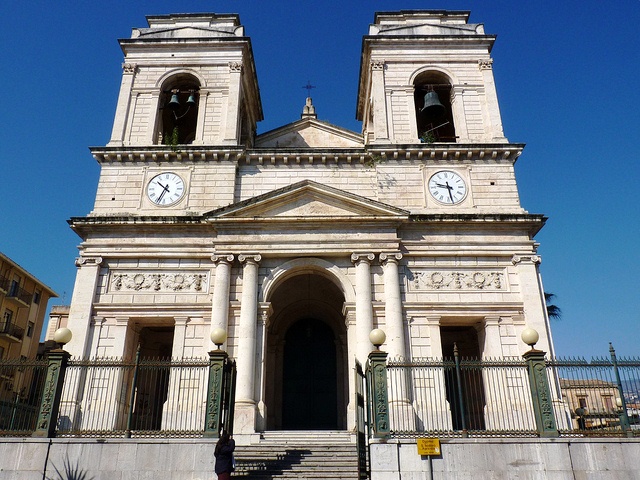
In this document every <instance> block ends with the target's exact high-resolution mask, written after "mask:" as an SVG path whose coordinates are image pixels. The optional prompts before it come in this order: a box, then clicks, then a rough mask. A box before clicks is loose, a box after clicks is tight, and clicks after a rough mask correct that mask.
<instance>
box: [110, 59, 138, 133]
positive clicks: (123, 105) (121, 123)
mask: <svg viewBox="0 0 640 480" xmlns="http://www.w3.org/2000/svg"><path fill="white" fill-rule="evenodd" d="M137 71H138V66H137V65H136V64H135V63H123V64H122V82H121V83H120V94H119V95H118V104H117V106H116V118H115V120H114V122H113V130H112V131H111V140H109V145H118V146H122V145H123V144H124V135H125V130H126V126H127V120H128V119H129V114H130V113H131V100H132V92H131V90H132V88H133V80H134V79H135V77H136V72H137Z"/></svg>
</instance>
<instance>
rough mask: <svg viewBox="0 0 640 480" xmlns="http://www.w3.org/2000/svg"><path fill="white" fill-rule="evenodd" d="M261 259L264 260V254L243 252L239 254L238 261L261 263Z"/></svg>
mask: <svg viewBox="0 0 640 480" xmlns="http://www.w3.org/2000/svg"><path fill="white" fill-rule="evenodd" d="M260 260H262V255H260V254H259V253H241V254H240V255H238V261H239V262H240V263H245V262H246V263H254V264H256V265H257V264H258V263H260Z"/></svg>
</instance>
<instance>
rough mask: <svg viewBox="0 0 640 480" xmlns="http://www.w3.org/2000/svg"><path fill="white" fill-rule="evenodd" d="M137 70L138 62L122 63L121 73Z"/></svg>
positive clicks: (130, 72)
mask: <svg viewBox="0 0 640 480" xmlns="http://www.w3.org/2000/svg"><path fill="white" fill-rule="evenodd" d="M137 71H138V64H137V63H126V62H125V63H123V64H122V73H124V74H127V73H128V74H133V73H136V72H137Z"/></svg>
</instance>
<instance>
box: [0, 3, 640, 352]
mask: <svg viewBox="0 0 640 480" xmlns="http://www.w3.org/2000/svg"><path fill="white" fill-rule="evenodd" d="M401 9H451V10H470V11H471V21H472V22H474V23H484V24H485V30H486V32H487V33H492V34H497V35H498V40H497V42H496V45H495V47H494V49H493V57H494V74H495V78H496V84H497V89H498V97H499V100H500V106H501V110H502V119H503V124H504V130H505V134H506V136H507V138H508V139H509V140H510V141H511V142H514V143H515V142H523V143H526V144H527V147H526V148H525V151H524V154H523V155H522V157H520V159H519V160H518V163H517V164H516V174H517V178H518V183H519V188H520V196H521V200H522V204H523V206H524V207H525V208H526V209H527V210H528V211H529V212H531V213H543V214H545V215H547V216H548V217H549V221H548V222H547V225H546V226H545V228H544V229H543V230H542V231H541V232H540V233H539V234H538V237H537V240H538V241H539V242H540V244H541V247H540V254H541V255H542V259H543V262H542V266H541V271H542V278H543V282H544V286H545V289H546V290H547V291H549V292H553V293H555V294H556V295H557V302H556V303H557V304H558V305H559V306H560V307H561V308H562V310H563V313H564V315H563V319H562V320H561V321H556V322H553V325H552V326H553V335H554V340H555V345H556V350H557V353H558V355H561V356H574V355H580V356H585V357H591V356H593V355H596V356H604V355H607V353H608V352H607V349H608V342H609V341H611V342H613V344H614V346H615V347H616V349H617V351H618V354H619V355H623V356H637V355H639V354H640V346H639V345H638V339H639V338H640V260H639V258H640V253H639V249H638V239H639V238H640V222H639V219H640V218H639V217H640V214H639V213H638V212H639V211H640V209H639V204H640V187H639V186H638V181H639V180H640V153H639V150H638V141H639V139H640V138H639V130H640V113H639V112H640V82H639V79H640V35H639V34H638V23H639V21H640V1H638V0H620V1H616V2H604V1H595V0H591V1H588V0H587V1H582V2H562V1H557V0H556V1H553V2H550V1H546V0H545V1H534V2H525V1H513V0H504V1H488V0H487V1H482V2H480V1H475V2H473V1H466V2H464V1H441V2H432V1H421V2H416V1H406V2H405V1H363V0H358V1H347V2H341V3H337V4H336V3H335V2H328V1H325V0H316V1H314V2H305V1H299V0H298V1H289V0H287V1H284V0H283V1H278V2H275V1H274V2H269V1H215V2H214V1H209V2H206V1H186V0H185V1H180V2H177V1H173V2H170V1H162V0H155V1H135V2H132V1H121V0H115V1H109V2H93V1H85V2H79V1H75V2H71V1H67V0H61V1H57V2H45V1H27V0H24V1H19V2H10V3H9V2H8V0H0V12H1V13H2V14H1V15H0V62H1V63H0V73H1V76H0V78H2V87H3V88H2V90H1V92H2V96H1V98H2V101H1V102H0V178H2V198H4V206H3V208H2V209H1V210H0V212H1V213H0V225H1V232H2V235H1V236H0V251H2V252H4V253H5V254H6V255H8V256H9V257H11V258H12V259H13V260H15V261H16V262H18V263H19V264H21V265H22V266H23V267H25V268H26V269H27V270H28V271H29V272H31V273H32V274H33V275H35V276H36V277H38V278H39V279H41V280H42V281H43V282H44V283H46V284H47V285H49V286H50V287H52V288H53V289H54V290H55V291H57V292H58V293H59V295H60V296H61V298H60V299H57V300H54V301H53V302H52V303H53V304H56V303H63V302H64V303H68V302H69V301H70V299H71V293H72V291H73V283H74V279H75V266H74V258H75V257H76V256H77V245H78V243H79V238H78V237H77V236H76V235H75V234H74V233H73V232H72V231H71V230H70V229H69V227H68V226H67V223H66V220H67V219H68V218H69V217H71V216H81V215H86V214H87V213H88V212H89V211H90V210H91V208H92V204H93V198H94V195H95V189H96V183H97V179H98V172H99V168H98V165H97V163H96V162H95V161H94V160H93V158H92V157H91V155H90V153H89V150H88V149H87V147H88V146H104V145H105V144H106V143H107V141H108V139H109V135H110V133H111V125H112V122H113V116H114V112H115V105H116V99H117V94H118V89H119V85H120V77H121V63H122V58H123V57H122V53H121V50H120V47H119V45H118V42H117V39H118V38H128V37H129V36H130V32H131V28H132V27H143V26H146V20H145V15H153V14H166V13H183V12H216V13H239V14H240V19H241V21H242V23H243V24H244V25H245V27H246V30H245V31H246V34H247V35H249V36H250V37H251V39H252V43H253V51H254V55H255V60H256V67H257V71H258V81H259V84H260V89H261V95H262V102H263V108H264V115H265V120H264V121H263V122H261V123H260V124H259V125H258V129H259V132H265V131H267V130H270V129H272V128H275V127H278V126H280V125H283V124H286V123H289V122H292V121H295V120H297V119H298V118H299V115H300V112H301V109H302V106H303V105H304V99H305V94H306V91H305V90H303V89H302V86H303V85H305V84H306V82H307V80H310V81H311V83H312V84H313V85H316V86H317V88H316V89H315V90H313V92H312V95H313V98H314V104H315V105H316V109H317V113H318V117H319V118H320V119H321V120H325V121H328V122H331V123H334V124H337V125H340V126H342V127H345V128H350V129H352V130H356V131H360V124H359V122H357V121H356V120H355V109H356V103H355V102H356V92H357V86H358V69H359V61H360V49H361V42H362V36H363V35H364V34H366V33H367V28H368V25H369V24H370V23H371V22H372V21H373V15H374V12H375V11H390V10H401Z"/></svg>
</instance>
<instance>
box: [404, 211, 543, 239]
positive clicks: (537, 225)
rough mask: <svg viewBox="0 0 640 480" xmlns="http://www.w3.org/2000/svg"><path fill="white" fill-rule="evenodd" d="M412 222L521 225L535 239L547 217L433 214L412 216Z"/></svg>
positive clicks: (498, 214)
mask: <svg viewBox="0 0 640 480" xmlns="http://www.w3.org/2000/svg"><path fill="white" fill-rule="evenodd" d="M409 221H410V222H415V223H437V224H464V223H467V224H475V225H477V224H478V223H484V224H499V223H502V224H514V223H515V224H521V225H523V226H526V227H527V228H528V231H529V234H530V235H531V236H532V237H533V236H534V235H536V234H537V233H538V232H539V231H540V229H541V228H542V227H543V226H544V224H545V222H546V221H547V217H545V216H544V215H542V214H537V213H535V214H532V213H487V214H483V213H476V214H473V213H468V214H466V213H461V214H456V213H431V214H418V215H410V216H409Z"/></svg>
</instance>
